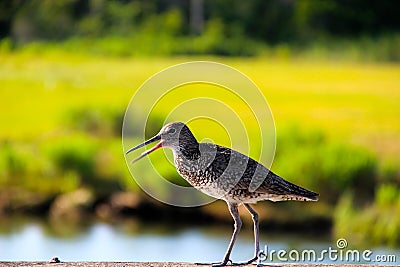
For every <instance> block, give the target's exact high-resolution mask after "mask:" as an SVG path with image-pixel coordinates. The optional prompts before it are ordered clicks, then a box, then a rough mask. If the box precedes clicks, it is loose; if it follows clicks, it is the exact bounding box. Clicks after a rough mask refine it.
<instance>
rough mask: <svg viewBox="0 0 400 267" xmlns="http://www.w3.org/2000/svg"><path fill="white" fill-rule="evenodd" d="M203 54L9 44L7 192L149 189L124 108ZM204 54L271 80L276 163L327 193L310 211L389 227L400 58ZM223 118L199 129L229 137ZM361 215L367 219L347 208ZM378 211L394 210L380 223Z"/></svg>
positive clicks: (1, 117)
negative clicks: (131, 151)
mask: <svg viewBox="0 0 400 267" xmlns="http://www.w3.org/2000/svg"><path fill="white" fill-rule="evenodd" d="M198 59H199V58H197V57H174V58H129V57H127V58H111V57H104V56H89V55H83V54H76V53H71V52H62V51H61V50H57V51H51V50H50V51H47V52H44V53H39V54H38V53H36V52H35V53H32V52H29V51H25V52H24V51H20V52H15V53H8V52H2V53H1V54H0V107H1V113H0V145H1V150H0V167H1V171H0V185H1V189H0V190H1V192H2V193H3V195H4V192H5V191H7V190H17V191H18V190H20V191H21V192H31V193H33V194H34V195H41V197H43V195H44V196H45V197H46V196H47V198H48V199H50V200H51V199H54V198H57V196H59V195H60V194H65V193H68V192H72V191H75V190H77V189H78V188H80V187H83V188H88V189H90V190H93V191H94V192H96V193H95V194H96V195H97V197H98V198H101V197H103V196H106V195H109V194H112V193H113V192H115V191H118V190H132V191H134V192H139V191H140V190H139V188H138V187H137V186H136V184H135V183H134V181H133V179H132V178H131V176H130V174H129V172H128V169H127V168H126V166H125V162H124V157H123V151H122V147H121V139H120V136H121V132H120V131H121V122H122V117H123V115H124V112H125V108H126V107H127V105H128V103H129V101H130V98H131V96H132V95H133V94H134V92H135V90H136V89H137V88H138V87H139V86H140V85H141V84H142V83H143V82H144V81H145V80H146V79H147V78H149V77H150V76H151V75H153V74H155V73H157V72H158V71H161V70H163V69H164V68H166V67H169V66H171V65H174V64H178V63H182V62H186V61H192V60H198ZM205 59H208V60H212V61H217V62H221V63H224V64H228V65H230V66H233V67H235V68H237V69H238V70H240V71H242V72H243V73H244V74H246V75H247V76H248V77H250V78H251V79H252V80H253V81H254V82H255V83H256V84H257V85H258V86H259V88H260V89H261V90H262V92H263V93H264V95H265V97H266V98H267V100H268V102H269V105H270V107H271V109H272V112H273V114H274V118H275V123H276V128H277V150H276V158H275V161H274V163H273V166H272V170H274V171H275V172H277V173H278V174H281V175H282V176H284V177H285V178H287V179H288V180H290V181H292V182H295V183H298V184H300V185H303V186H306V187H309V188H310V189H313V190H315V191H318V192H319V193H321V200H320V202H318V203H316V204H315V205H316V207H317V208H316V209H315V210H310V213H311V214H313V216H315V217H318V216H322V217H327V218H329V219H332V220H333V221H334V225H335V233H336V234H338V235H342V234H343V233H344V232H345V231H347V230H349V229H350V230H349V231H352V232H354V233H355V232H357V234H354V236H355V237H356V239H358V240H367V239H368V238H367V236H368V233H369V232H370V231H371V229H369V228H365V229H364V228H358V227H357V223H361V222H365V223H366V222H368V223H370V222H371V221H374V223H376V224H378V225H381V226H380V227H376V229H377V231H384V229H385V227H384V225H385V223H387V221H388V220H394V219H393V218H392V217H393V216H396V215H395V214H397V213H394V210H395V211H396V212H397V209H398V205H397V204H395V203H397V202H398V197H392V198H390V199H389V200H382V199H383V198H384V197H383V196H384V195H386V194H387V192H389V193H390V195H394V196H398V195H399V194H400V193H399V192H400V190H399V184H400V169H399V167H398V166H399V163H400V161H399V158H398V154H399V152H400V138H399V136H400V124H399V123H398V122H399V117H400V109H399V107H398V103H400V87H399V85H400V65H398V64H389V63H365V62H352V61H327V60H313V59H308V60H300V59H290V58H282V57H278V58H276V57H267V56H260V57H257V58H222V57H206V58H204V57H202V58H201V60H205ZM193 86H202V85H193ZM202 89H204V90H206V91H207V90H208V93H210V94H211V95H213V96H214V97H216V98H221V97H222V98H223V97H224V94H223V93H221V92H219V91H217V90H213V88H211V87H210V88H208V87H207V86H203V88H202ZM168 97H169V101H165V102H163V103H161V104H160V106H159V107H158V109H157V114H155V117H154V122H152V125H151V128H152V129H149V132H155V131H157V130H158V128H159V127H161V124H162V121H163V119H164V117H163V116H165V114H167V113H168V112H169V111H170V110H171V106H174V105H175V104H176V103H180V101H181V100H185V99H186V98H187V97H190V94H185V93H182V92H181V91H180V92H178V93H176V94H171V95H169V96H168ZM227 101H228V102H229V103H230V104H232V105H236V107H237V108H238V110H239V113H246V108H245V107H244V106H242V105H241V104H240V103H239V102H237V101H238V100H235V98H229V99H228V100H227ZM201 108H202V107H193V109H201ZM228 120H229V119H228ZM212 129H213V130H212ZM212 129H210V128H207V129H204V128H202V127H200V126H199V125H198V126H197V127H196V131H195V135H196V137H197V138H199V139H200V140H201V139H203V138H211V139H212V140H214V141H215V142H217V143H219V144H222V145H228V146H229V144H230V140H229V135H227V134H226V133H225V132H224V131H223V128H221V127H220V126H218V125H214V126H212ZM141 131H142V129H139V130H138V133H140V132H141ZM139 141H140V140H139V139H138V140H137V142H139ZM250 142H251V140H250ZM251 146H256V147H258V146H259V144H251ZM251 153H253V151H251ZM163 157H164V154H163V153H158V154H155V155H153V156H152V158H153V159H155V160H160V161H161V162H163V163H162V164H160V166H159V167H158V168H160V172H161V173H164V174H165V176H166V177H167V178H168V179H170V180H171V181H173V182H175V183H179V184H183V182H182V179H181V178H179V176H178V175H177V174H176V172H175V171H174V170H173V168H172V167H171V166H170V165H168V163H167V161H163ZM149 168H150V167H149ZM146 172H147V170H146V169H144V170H143V173H146ZM151 178H152V177H149V179H151ZM392 191H394V193H393V192H392ZM385 192H386V193H385ZM350 196H353V197H354V199H353V198H351V197H350ZM11 198H12V197H11ZM349 199H351V200H349ZM10 201H11V202H12V201H14V202H18V201H19V202H21V201H22V200H20V199H16V198H14V200H10ZM346 201H347V202H346ZM19 202H18V203H19ZM343 203H344V204H343ZM349 203H350V204H349ZM371 203H372V204H371ZM3 205H4V203H3ZM382 205H383V206H385V208H382ZM396 205H397V206H396ZM335 207H336V209H335ZM334 210H335V211H334ZM370 210H372V211H370ZM289 213H290V211H289ZM349 214H350V215H349ZM351 214H353V215H351ZM360 214H361V215H362V216H365V218H366V219H365V220H361V221H359V220H353V221H352V220H351V219H348V218H353V217H354V218H355V217H357V216H359V215H360ZM287 215H288V214H287ZM299 216H300V217H301V215H299ZM307 216H308V213H307ZM351 216H353V217H351ZM377 216H378V217H379V216H384V217H385V218H387V220H383V221H382V224H379V221H378V222H376V220H377V219H376V218H377ZM283 217H285V216H283ZM286 217H287V216H286ZM360 218H364V217H360ZM299 220H300V221H301V218H300V219H299ZM356 222H357V223H356ZM393 227H394V229H392V230H391V231H392V232H395V233H398V232H399V230H398V229H399V224H398V221H394V226H393ZM396 227H397V228H396ZM343 229H345V230H343ZM351 229H352V230H351ZM359 229H364V230H363V231H361V230H360V231H359ZM358 232H361V233H358ZM359 235H361V236H362V237H363V238H364V239H363V238H359V237H358V236H359ZM374 236H376V237H374V239H371V242H373V243H378V244H379V243H385V244H395V245H399V242H398V239H388V238H387V237H386V235H379V233H375V234H374ZM379 236H382V238H381V239H380V238H379Z"/></svg>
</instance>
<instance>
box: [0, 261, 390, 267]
mask: <svg viewBox="0 0 400 267" xmlns="http://www.w3.org/2000/svg"><path fill="white" fill-rule="evenodd" d="M0 266H1V267H11V266H12V267H14V266H15V267H17V266H18V267H22V266H41V267H42V266H48V267H67V266H76V267H205V266H207V267H209V266H211V265H210V264H197V263H189V262H60V263H50V262H26V261H25V262H24V261H20V262H0ZM241 266H246V267H255V266H256V265H255V264H249V265H241ZM263 266H265V267H268V266H271V267H278V266H279V267H280V266H282V267H338V266H343V267H355V266H363V267H372V266H382V267H384V266H385V265H370V264H300V263H283V264H264V265H263Z"/></svg>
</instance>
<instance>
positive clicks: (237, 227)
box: [212, 202, 242, 267]
mask: <svg viewBox="0 0 400 267" xmlns="http://www.w3.org/2000/svg"><path fill="white" fill-rule="evenodd" d="M227 203H228V208H229V212H230V213H231V215H232V218H233V221H234V230H233V234H232V238H231V242H230V243H229V246H228V250H227V251H226V253H225V256H224V259H223V260H222V262H220V263H217V264H213V265H212V266H213V267H217V266H226V265H227V264H228V262H231V260H230V259H229V257H230V255H231V252H232V248H233V245H234V244H235V241H236V238H237V235H238V233H239V231H240V228H241V227H242V221H241V220H240V216H239V211H238V204H236V203H229V202H227Z"/></svg>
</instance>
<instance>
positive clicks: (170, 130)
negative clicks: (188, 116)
mask: <svg viewBox="0 0 400 267" xmlns="http://www.w3.org/2000/svg"><path fill="white" fill-rule="evenodd" d="M175 132H176V129H175V128H169V129H168V132H167V133H169V134H174V133H175Z"/></svg>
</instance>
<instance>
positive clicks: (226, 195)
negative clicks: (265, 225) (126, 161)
mask: <svg viewBox="0 0 400 267" xmlns="http://www.w3.org/2000/svg"><path fill="white" fill-rule="evenodd" d="M156 141H159V142H158V143H157V144H156V145H155V146H154V147H152V148H151V149H148V150H146V151H145V152H143V153H142V154H141V155H140V156H138V157H137V158H135V159H134V160H132V161H131V163H132V164H133V163H134V162H136V161H138V160H140V159H141V158H143V157H145V156H147V155H148V154H150V153H152V152H154V151H155V150H157V149H159V148H169V149H171V150H172V152H173V156H174V165H175V167H176V170H177V172H178V173H179V174H180V175H181V176H182V177H183V178H184V179H185V180H186V181H187V182H188V183H189V184H190V185H192V186H193V187H194V188H196V189H198V190H200V191H201V192H203V193H205V194H207V195H209V196H211V197H214V198H217V199H221V200H224V201H225V202H226V203H227V205H228V209H229V212H230V214H231V216H232V218H233V221H234V230H233V233H232V237H231V240H230V242H229V245H228V248H227V250H226V253H225V255H224V257H223V259H222V261H221V262H217V263H214V264H213V266H214V267H217V266H226V265H228V264H234V263H233V262H232V260H231V259H230V256H231V252H232V248H233V246H234V244H235V241H236V239H237V236H238V233H239V231H240V229H241V226H242V221H241V219H240V216H239V210H238V207H239V206H240V205H244V207H245V208H246V209H247V211H248V212H249V213H250V214H251V217H252V221H253V228H254V257H253V258H252V259H250V260H248V261H246V262H244V263H243V264H251V263H253V262H255V261H257V259H258V258H259V253H260V242H259V220H258V213H257V212H256V211H255V210H254V209H253V207H252V206H251V204H255V203H257V202H258V201H264V200H270V201H274V202H275V201H284V200H297V201H317V200H318V197H319V194H318V193H315V192H312V191H310V190H307V189H304V188H302V187H300V186H298V185H295V184H293V183H291V182H288V181H286V180H284V179H283V178H281V177H280V176H278V175H276V174H275V173H273V172H272V171H271V170H269V169H268V168H266V167H265V166H263V165H262V164H261V163H259V162H257V161H256V160H254V159H252V158H250V157H248V156H246V155H244V154H242V153H240V152H238V151H235V150H233V149H230V148H227V147H224V146H220V145H217V144H213V143H205V142H200V143H199V142H198V141H197V139H196V138H195V137H194V135H193V133H192V132H191V131H190V129H189V127H188V126H187V125H186V124H185V123H183V122H171V123H168V124H166V125H164V126H163V127H162V128H161V130H160V131H159V133H158V134H156V135H155V136H154V137H152V138H150V139H148V140H147V141H145V142H143V143H141V144H139V145H137V146H134V147H132V148H131V149H129V150H128V151H126V154H129V153H131V152H132V151H135V150H137V149H139V148H141V147H143V146H146V145H148V144H150V143H154V142H156Z"/></svg>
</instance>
